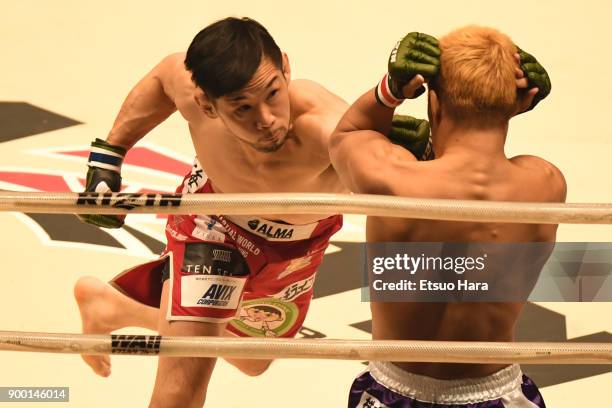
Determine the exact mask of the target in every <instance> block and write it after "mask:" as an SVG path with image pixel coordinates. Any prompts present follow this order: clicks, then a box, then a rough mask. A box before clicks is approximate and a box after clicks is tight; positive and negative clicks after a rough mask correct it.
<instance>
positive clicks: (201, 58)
mask: <svg viewBox="0 0 612 408" xmlns="http://www.w3.org/2000/svg"><path fill="white" fill-rule="evenodd" d="M263 57H267V58H269V59H270V60H271V61H272V63H273V64H274V65H275V66H276V67H277V68H279V69H282V65H283V62H282V53H281V51H280V48H278V45H276V42H274V39H273V38H272V36H271V35H270V33H268V30H266V29H265V27H264V26H262V25H261V24H259V23H258V22H257V21H255V20H252V19H250V18H247V17H244V18H235V17H228V18H225V19H223V20H219V21H217V22H215V23H213V24H211V25H209V26H208V27H206V28H204V29H203V30H202V31H200V32H199V33H198V34H197V35H196V36H195V38H194V39H193V41H192V42H191V45H189V49H188V50H187V56H186V57H185V66H186V68H187V69H188V70H189V71H191V78H192V80H193V82H195V84H196V85H197V86H199V87H200V88H202V89H203V90H204V92H206V94H207V95H208V96H209V97H210V98H213V99H215V98H219V97H221V96H224V95H227V94H230V93H232V92H236V91H238V90H240V89H241V88H243V87H244V86H245V85H246V84H247V83H248V82H249V80H250V79H251V78H252V77H253V75H254V74H255V71H257V68H259V64H260V63H261V60H262V58H263Z"/></svg>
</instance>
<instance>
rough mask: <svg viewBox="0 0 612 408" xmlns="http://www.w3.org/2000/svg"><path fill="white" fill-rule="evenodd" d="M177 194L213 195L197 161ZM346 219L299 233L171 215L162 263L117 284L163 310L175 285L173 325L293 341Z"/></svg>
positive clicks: (237, 220)
mask: <svg viewBox="0 0 612 408" xmlns="http://www.w3.org/2000/svg"><path fill="white" fill-rule="evenodd" d="M177 192H178V193H204V194H206V193H214V192H213V191H212V187H211V183H210V180H208V178H207V176H206V175H205V174H204V172H203V170H202V168H201V167H200V165H199V163H198V162H197V160H196V163H195V164H194V166H193V169H192V171H191V174H190V175H188V176H187V177H185V179H184V180H183V184H182V185H181V186H179V188H177ZM341 226H342V216H341V215H335V216H332V217H329V218H326V219H323V220H321V221H318V222H315V223H311V224H305V225H292V224H285V223H281V222H273V221H270V220H266V219H263V218H258V217H252V216H251V217H250V216H231V217H230V216H221V215H215V216H208V215H172V216H170V217H169V218H168V223H167V224H166V237H167V238H168V244H167V246H166V249H165V250H164V252H163V253H162V255H161V256H160V258H159V259H157V260H155V261H152V262H148V263H145V264H142V265H138V266H136V267H134V268H131V269H129V270H127V271H125V272H123V273H121V274H120V275H118V276H117V277H115V278H114V279H113V280H112V281H111V284H112V285H113V286H114V287H116V288H117V289H119V290H120V291H122V292H123V293H125V294H126V295H128V296H129V297H131V298H133V299H135V300H137V301H139V302H141V303H144V304H146V305H150V306H153V307H159V304H160V297H161V288H162V282H163V280H165V279H170V292H171V293H170V299H169V302H168V303H169V304H168V311H167V318H168V320H189V321H202V322H214V323H222V322H229V324H228V326H227V328H228V330H229V331H231V332H232V333H234V334H236V335H238V336H270V337H292V336H295V334H296V333H297V332H298V330H299V329H300V327H301V326H302V323H303V322H304V319H305V317H306V312H307V311H308V306H309V304H310V300H311V298H312V292H313V286H314V280H315V273H316V270H317V267H318V266H319V264H320V263H321V261H322V259H323V253H324V252H325V249H326V248H327V245H328V244H329V239H330V237H331V236H332V235H333V234H334V233H335V232H336V231H338V230H339V229H340V227H341Z"/></svg>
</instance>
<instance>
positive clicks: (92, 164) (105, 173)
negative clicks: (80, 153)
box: [79, 139, 126, 228]
mask: <svg viewBox="0 0 612 408" xmlns="http://www.w3.org/2000/svg"><path fill="white" fill-rule="evenodd" d="M125 154H126V149H124V148H123V147H121V146H115V145H112V144H110V143H108V142H106V141H104V140H102V139H96V140H94V141H93V142H92V143H91V151H90V153H89V161H88V162H87V166H89V170H87V184H86V187H85V191H88V192H89V191H91V192H96V193H108V192H111V191H112V192H118V191H119V190H121V165H122V164H123V158H124V157H125ZM79 218H80V219H81V220H82V221H84V222H87V223H89V224H93V225H97V226H98V227H104V228H120V227H121V226H122V225H123V220H124V219H125V215H104V214H84V215H80V216H79Z"/></svg>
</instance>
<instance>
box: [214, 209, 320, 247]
mask: <svg viewBox="0 0 612 408" xmlns="http://www.w3.org/2000/svg"><path fill="white" fill-rule="evenodd" d="M224 217H225V218H227V219H228V220H230V221H231V222H233V223H234V224H236V225H238V226H239V227H241V228H243V229H245V230H247V231H249V232H250V233H252V234H254V235H258V236H260V237H262V238H265V239H266V240H268V241H282V242H289V241H299V240H301V239H308V238H310V237H311V236H312V232H313V231H314V230H315V228H317V225H319V221H316V222H313V223H310V224H284V223H282V222H274V221H270V220H266V219H265V218H259V217H253V216H245V215H231V216H230V215H225V216H224Z"/></svg>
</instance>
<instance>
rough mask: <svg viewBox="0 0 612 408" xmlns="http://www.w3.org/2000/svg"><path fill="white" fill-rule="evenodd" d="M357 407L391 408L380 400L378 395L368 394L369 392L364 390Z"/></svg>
mask: <svg viewBox="0 0 612 408" xmlns="http://www.w3.org/2000/svg"><path fill="white" fill-rule="evenodd" d="M356 408H389V407H388V406H387V405H385V404H383V403H382V402H380V401H379V400H378V399H377V398H376V397H373V396H372V395H370V394H368V393H367V392H365V391H364V392H363V394H361V399H360V400H359V403H358V404H357V407H356Z"/></svg>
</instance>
